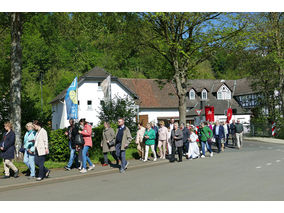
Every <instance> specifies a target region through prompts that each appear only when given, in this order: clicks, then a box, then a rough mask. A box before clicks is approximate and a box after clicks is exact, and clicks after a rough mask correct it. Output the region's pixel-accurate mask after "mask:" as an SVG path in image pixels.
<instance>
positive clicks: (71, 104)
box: [65, 77, 78, 120]
mask: <svg viewBox="0 0 284 213" xmlns="http://www.w3.org/2000/svg"><path fill="white" fill-rule="evenodd" d="M77 94H78V81H77V77H76V78H75V79H74V81H73V82H72V84H71V85H70V86H69V88H68V90H67V92H66V95H65V103H66V111H67V120H69V119H71V118H73V119H78V98H77Z"/></svg>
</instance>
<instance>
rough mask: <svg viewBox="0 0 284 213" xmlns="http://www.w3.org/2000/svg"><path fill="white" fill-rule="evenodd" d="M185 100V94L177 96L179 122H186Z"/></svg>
mask: <svg viewBox="0 0 284 213" xmlns="http://www.w3.org/2000/svg"><path fill="white" fill-rule="evenodd" d="M185 100H186V97H185V95H183V96H181V97H179V106H178V111H179V120H180V124H182V123H184V124H186V101H185Z"/></svg>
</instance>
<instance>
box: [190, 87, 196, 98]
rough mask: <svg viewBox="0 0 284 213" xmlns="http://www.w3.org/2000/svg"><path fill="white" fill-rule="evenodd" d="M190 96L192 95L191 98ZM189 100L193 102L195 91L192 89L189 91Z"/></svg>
mask: <svg viewBox="0 0 284 213" xmlns="http://www.w3.org/2000/svg"><path fill="white" fill-rule="evenodd" d="M191 94H193V97H191ZM189 100H195V91H194V89H191V90H190V91H189Z"/></svg>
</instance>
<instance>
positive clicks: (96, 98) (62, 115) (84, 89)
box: [52, 81, 130, 129]
mask: <svg viewBox="0 0 284 213" xmlns="http://www.w3.org/2000/svg"><path fill="white" fill-rule="evenodd" d="M98 82H100V81H84V82H82V83H81V84H80V85H79V88H78V100H79V110H78V117H79V119H81V118H86V120H87V121H88V122H90V123H92V124H93V126H96V125H98V123H99V118H98V114H99V110H100V109H99V108H100V101H102V100H104V95H103V91H102V90H101V89H100V88H99V86H98ZM111 95H112V98H115V97H121V98H123V97H126V96H128V97H130V94H129V92H128V91H127V90H126V89H124V88H123V87H122V86H121V85H120V83H118V82H112V83H111ZM88 101H92V105H91V106H90V107H88ZM52 110H53V114H52V129H58V128H60V129H62V128H65V127H67V126H68V125H69V121H68V120H67V114H66V105H65V101H64V103H62V102H59V101H58V102H56V103H53V104H52Z"/></svg>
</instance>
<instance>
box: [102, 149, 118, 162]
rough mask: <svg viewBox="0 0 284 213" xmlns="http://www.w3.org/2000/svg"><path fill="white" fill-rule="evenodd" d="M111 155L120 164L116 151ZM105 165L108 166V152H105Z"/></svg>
mask: <svg viewBox="0 0 284 213" xmlns="http://www.w3.org/2000/svg"><path fill="white" fill-rule="evenodd" d="M110 154H111V155H112V157H113V158H114V159H115V160H116V163H117V164H118V159H117V156H116V153H115V151H112V152H110ZM104 163H105V164H108V158H107V152H104Z"/></svg>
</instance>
